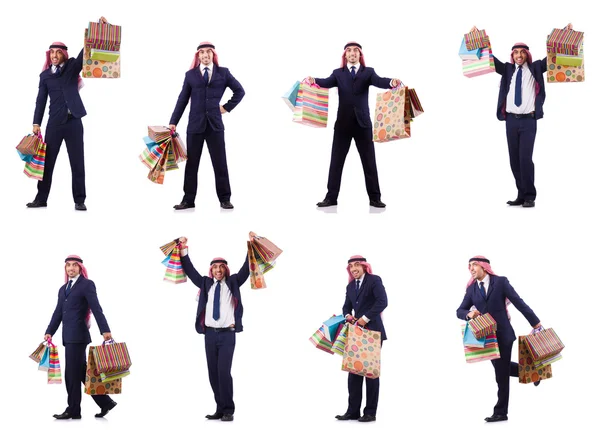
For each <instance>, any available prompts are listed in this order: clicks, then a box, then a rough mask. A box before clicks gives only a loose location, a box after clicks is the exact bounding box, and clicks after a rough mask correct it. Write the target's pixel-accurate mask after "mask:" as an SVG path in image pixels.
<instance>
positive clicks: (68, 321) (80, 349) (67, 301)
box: [44, 255, 117, 420]
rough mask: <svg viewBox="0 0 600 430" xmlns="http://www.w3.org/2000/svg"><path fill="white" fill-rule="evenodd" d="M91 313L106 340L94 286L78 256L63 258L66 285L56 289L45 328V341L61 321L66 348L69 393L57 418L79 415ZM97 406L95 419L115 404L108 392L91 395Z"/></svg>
mask: <svg viewBox="0 0 600 430" xmlns="http://www.w3.org/2000/svg"><path fill="white" fill-rule="evenodd" d="M91 313H93V314H94V318H95V319H96V323H97V324H98V327H99V329H100V333H101V334H102V336H103V337H104V340H105V341H108V340H110V339H112V335H111V333H110V328H109V327H108V323H107V322H106V318H105V317H104V313H103V312H102V307H101V306H100V302H99V301H98V296H97V295H96V285H95V284H94V282H93V281H91V280H90V279H88V274H87V270H86V268H85V266H84V265H83V260H82V259H81V257H79V256H78V255H69V256H68V257H67V258H66V259H65V284H64V285H63V286H62V287H60V289H59V290H58V302H57V304H56V309H55V310H54V313H53V314H52V319H51V320H50V324H48V328H47V329H46V335H45V336H44V338H45V339H46V340H50V341H51V340H52V336H54V333H56V331H57V330H58V326H59V325H60V323H61V322H62V326H63V329H62V341H63V345H64V347H65V385H66V388H67V394H68V407H67V409H66V410H65V411H64V412H63V413H62V414H55V415H54V418H56V419H59V420H67V419H80V418H81V385H82V383H85V371H86V354H85V350H86V348H87V345H88V344H89V343H90V342H91V341H92V338H91V337H90V315H91ZM92 399H94V401H95V402H96V404H97V405H98V406H99V407H100V412H99V413H98V414H96V417H97V418H101V417H103V416H105V415H106V414H107V413H108V412H109V411H110V410H111V409H113V408H114V407H115V406H116V405H117V403H116V402H114V401H113V400H112V399H111V398H110V397H109V396H107V395H92Z"/></svg>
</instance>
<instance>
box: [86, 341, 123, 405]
mask: <svg viewBox="0 0 600 430" xmlns="http://www.w3.org/2000/svg"><path fill="white" fill-rule="evenodd" d="M95 350H96V347H95V346H90V351H89V353H88V361H87V367H86V370H85V394H90V395H95V394H98V395H101V394H121V391H122V390H121V379H115V380H113V381H107V382H102V381H101V380H100V372H99V371H98V367H97V366H96V360H95V358H94V352H95Z"/></svg>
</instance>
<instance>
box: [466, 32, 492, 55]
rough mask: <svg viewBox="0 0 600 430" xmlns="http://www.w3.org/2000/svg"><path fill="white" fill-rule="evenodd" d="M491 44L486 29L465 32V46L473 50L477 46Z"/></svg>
mask: <svg viewBox="0 0 600 430" xmlns="http://www.w3.org/2000/svg"><path fill="white" fill-rule="evenodd" d="M489 45H490V38H489V37H488V35H487V34H486V32H485V30H478V29H476V28H475V29H474V30H473V31H470V32H469V33H467V34H465V47H466V48H467V49H468V50H469V51H471V50H473V49H477V48H485V47H488V46H489Z"/></svg>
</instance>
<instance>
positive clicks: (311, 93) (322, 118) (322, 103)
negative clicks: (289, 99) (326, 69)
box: [292, 82, 329, 127]
mask: <svg viewBox="0 0 600 430" xmlns="http://www.w3.org/2000/svg"><path fill="white" fill-rule="evenodd" d="M328 106H329V89H327V88H321V87H319V86H318V85H310V84H308V83H305V82H302V83H301V84H300V88H299V90H298V95H297V97H296V106H295V107H294V117H293V119H292V120H293V121H294V122H297V123H299V124H304V125H308V126H310V127H327V115H328Z"/></svg>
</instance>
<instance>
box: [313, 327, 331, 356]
mask: <svg viewBox="0 0 600 430" xmlns="http://www.w3.org/2000/svg"><path fill="white" fill-rule="evenodd" d="M308 340H310V342H311V343H312V344H313V345H314V346H315V347H317V349H320V350H321V351H325V352H327V353H329V354H332V355H333V351H332V350H331V348H332V347H333V344H332V343H331V342H329V341H328V340H327V339H326V338H325V330H323V326H321V327H319V329H318V330H317V331H316V332H315V333H314V334H313V335H312V336H311V337H310V338H309V339H308Z"/></svg>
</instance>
